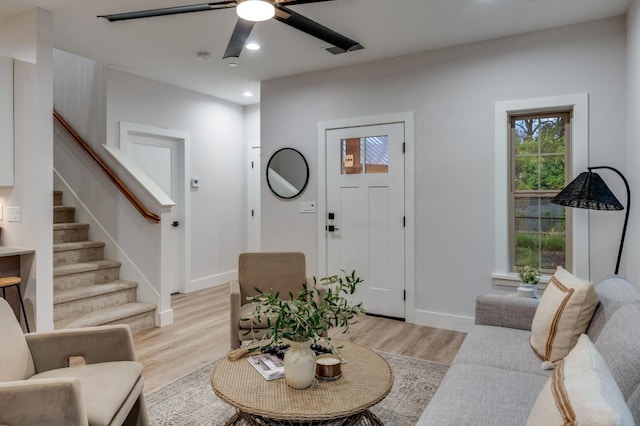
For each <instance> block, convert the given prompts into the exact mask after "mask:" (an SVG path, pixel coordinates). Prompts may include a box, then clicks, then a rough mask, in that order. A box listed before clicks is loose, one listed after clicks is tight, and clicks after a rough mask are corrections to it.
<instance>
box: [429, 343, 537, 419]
mask: <svg viewBox="0 0 640 426" xmlns="http://www.w3.org/2000/svg"><path fill="white" fill-rule="evenodd" d="M527 350H528V351H529V352H530V351H531V350H530V349H527ZM547 380H548V377H546V376H541V375H537V374H528V373H521V372H517V371H508V370H503V369H501V368H495V367H485V366H479V365H473V364H454V365H452V366H451V367H449V370H448V371H447V374H446V375H445V377H444V379H443V380H442V383H440V386H439V387H438V390H437V391H436V394H435V395H434V396H433V398H432V399H431V401H429V404H428V405H427V407H426V409H425V410H424V412H423V413H422V415H421V416H420V419H419V420H418V423H417V424H418V425H425V426H426V425H430V426H446V425H451V426H454V425H455V426H465V425H468V426H489V425H490V426H495V425H524V424H525V422H526V421H527V416H528V415H529V412H530V411H531V407H532V406H533V403H534V401H535V399H536V395H537V394H538V392H540V389H542V387H543V386H544V384H545V383H546V382H547Z"/></svg>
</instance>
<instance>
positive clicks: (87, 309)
mask: <svg viewBox="0 0 640 426" xmlns="http://www.w3.org/2000/svg"><path fill="white" fill-rule="evenodd" d="M96 285H100V284H96ZM135 301H136V290H135V288H132V289H128V290H122V291H117V292H113V293H108V294H102V295H99V296H94V297H88V298H85V299H80V300H73V301H70V302H65V303H59V304H57V305H54V307H53V320H54V321H60V320H64V319H69V318H77V317H79V316H82V315H85V314H88V313H91V312H94V311H97V310H100V309H105V308H109V307H111V306H116V305H120V304H124V303H130V302H135Z"/></svg>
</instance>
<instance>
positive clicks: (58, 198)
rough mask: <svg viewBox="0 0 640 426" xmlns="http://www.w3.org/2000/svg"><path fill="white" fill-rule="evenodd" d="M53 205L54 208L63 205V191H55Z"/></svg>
mask: <svg viewBox="0 0 640 426" xmlns="http://www.w3.org/2000/svg"><path fill="white" fill-rule="evenodd" d="M53 205H54V206H61V205H62V191H53Z"/></svg>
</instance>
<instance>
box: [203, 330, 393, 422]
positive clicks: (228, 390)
mask: <svg viewBox="0 0 640 426" xmlns="http://www.w3.org/2000/svg"><path fill="white" fill-rule="evenodd" d="M341 345H344V348H343V349H342V350H341V355H342V357H343V358H344V359H346V361H347V362H346V364H343V365H342V368H341V370H342V377H340V378H339V379H337V380H334V381H325V380H318V379H315V380H314V382H313V383H312V384H311V386H310V387H308V388H307V389H293V388H291V387H289V386H288V385H287V384H286V383H285V380H284V378H282V379H277V380H271V381H267V380H265V379H264V378H263V377H262V376H261V375H260V374H259V373H258V372H257V371H256V370H255V369H254V368H253V366H251V364H249V361H248V360H247V359H246V358H241V359H239V360H238V361H229V360H228V359H227V358H224V359H222V360H220V362H218V364H217V365H216V367H215V368H214V370H213V372H212V373H211V384H212V386H213V390H214V392H215V393H216V395H218V397H220V398H221V399H222V400H224V401H226V402H228V403H229V404H231V405H233V406H234V407H236V408H237V409H239V410H240V411H242V412H245V413H249V414H253V415H257V416H263V417H268V418H271V419H280V420H299V421H306V420H332V419H340V418H344V417H347V416H351V415H353V414H357V413H360V412H363V411H365V410H367V409H368V408H370V407H371V406H373V405H375V404H377V403H378V402H380V401H382V399H384V397H385V396H387V394H388V393H389V391H390V390H391V386H392V385H393V372H392V371H391V367H390V366H389V364H388V363H387V361H386V360H385V359H384V358H383V357H382V356H380V355H378V354H377V353H375V352H374V351H372V350H370V349H367V348H365V347H364V346H360V345H357V344H354V343H346V342H337V346H341Z"/></svg>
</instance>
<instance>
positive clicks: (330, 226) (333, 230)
mask: <svg viewBox="0 0 640 426" xmlns="http://www.w3.org/2000/svg"><path fill="white" fill-rule="evenodd" d="M325 229H326V230H327V231H329V232H335V231H339V230H340V228H338V227H337V226H333V225H327V226H326V228H325Z"/></svg>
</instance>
